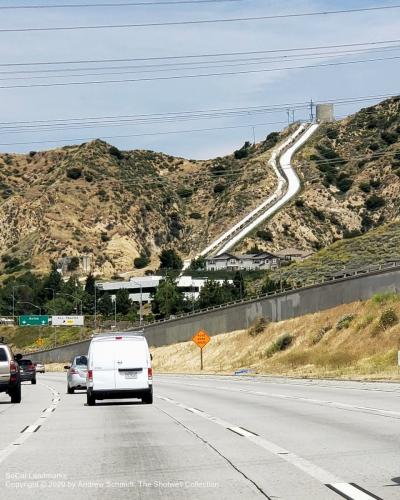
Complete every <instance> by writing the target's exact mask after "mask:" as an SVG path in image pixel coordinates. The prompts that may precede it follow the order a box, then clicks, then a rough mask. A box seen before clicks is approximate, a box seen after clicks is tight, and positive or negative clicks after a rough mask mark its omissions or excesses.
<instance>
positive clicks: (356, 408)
mask: <svg viewBox="0 0 400 500" xmlns="http://www.w3.org/2000/svg"><path fill="white" fill-rule="evenodd" d="M184 385H187V386H191V387H201V388H203V389H204V388H207V389H217V390H220V391H229V392H244V393H245V394H252V395H254V396H265V397H269V398H276V399H287V400H291V401H301V402H303V403H311V404H317V405H322V406H331V407H333V408H338V409H343V410H352V411H362V412H366V413H370V414H371V415H377V416H383V417H392V418H400V412H398V411H395V410H385V409H383V408H372V407H369V406H360V405H351V404H348V403H340V402H338V401H328V400H324V399H315V398H305V397H302V396H291V395H287V394H275V393H271V392H263V391H253V390H251V389H240V388H231V387H225V386H216V385H213V386H210V385H204V384H192V383H184Z"/></svg>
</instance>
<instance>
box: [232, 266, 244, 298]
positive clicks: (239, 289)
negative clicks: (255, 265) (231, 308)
mask: <svg viewBox="0 0 400 500" xmlns="http://www.w3.org/2000/svg"><path fill="white" fill-rule="evenodd" d="M233 286H234V287H235V290H236V293H237V296H238V297H239V298H241V299H242V298H243V297H244V296H245V295H246V288H245V284H244V279H243V274H242V273H241V272H239V271H237V272H236V274H235V276H234V278H233Z"/></svg>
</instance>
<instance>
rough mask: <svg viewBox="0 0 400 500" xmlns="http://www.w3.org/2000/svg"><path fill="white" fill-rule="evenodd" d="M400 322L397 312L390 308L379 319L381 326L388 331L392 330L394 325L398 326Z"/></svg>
mask: <svg viewBox="0 0 400 500" xmlns="http://www.w3.org/2000/svg"><path fill="white" fill-rule="evenodd" d="M398 321H399V318H398V317H397V314H396V312H395V311H394V310H393V309H392V308H390V309H386V310H385V311H383V312H382V314H381V317H380V318H379V326H380V327H381V328H383V329H384V330H386V329H387V328H391V327H392V326H393V325H396V324H397V323H398Z"/></svg>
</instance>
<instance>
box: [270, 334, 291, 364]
mask: <svg viewBox="0 0 400 500" xmlns="http://www.w3.org/2000/svg"><path fill="white" fill-rule="evenodd" d="M292 342H293V335H290V333H283V334H282V335H280V336H279V337H278V338H277V339H276V340H275V342H272V344H271V345H270V346H269V347H268V348H267V349H266V351H265V355H266V356H267V358H271V357H272V356H273V355H274V354H276V353H277V352H280V351H284V350H285V349H287V348H288V347H289V346H290V345H291V344H292Z"/></svg>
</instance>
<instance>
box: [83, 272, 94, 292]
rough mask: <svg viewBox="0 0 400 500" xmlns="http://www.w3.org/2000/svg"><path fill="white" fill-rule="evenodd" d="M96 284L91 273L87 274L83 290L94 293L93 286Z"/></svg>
mask: <svg viewBox="0 0 400 500" xmlns="http://www.w3.org/2000/svg"><path fill="white" fill-rule="evenodd" d="M95 286H96V280H95V278H94V276H93V274H92V273H90V274H88V276H87V278H86V283H85V292H86V293H88V294H89V295H94V292H95V290H94V288H95Z"/></svg>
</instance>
